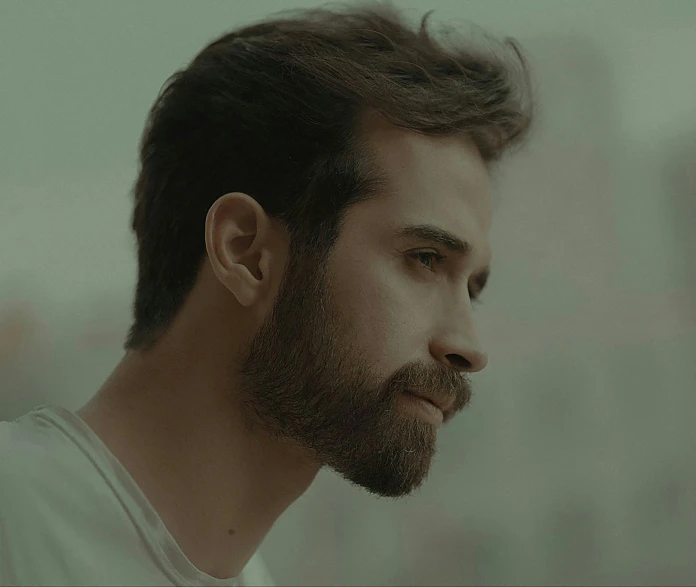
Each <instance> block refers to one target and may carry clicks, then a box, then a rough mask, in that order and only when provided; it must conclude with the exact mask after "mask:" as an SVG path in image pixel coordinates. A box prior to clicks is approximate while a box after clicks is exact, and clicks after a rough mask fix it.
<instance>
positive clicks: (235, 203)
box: [205, 192, 272, 306]
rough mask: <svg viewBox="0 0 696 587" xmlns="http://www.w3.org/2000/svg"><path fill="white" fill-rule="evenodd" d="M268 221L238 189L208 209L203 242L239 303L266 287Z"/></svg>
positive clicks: (244, 303)
mask: <svg viewBox="0 0 696 587" xmlns="http://www.w3.org/2000/svg"><path fill="white" fill-rule="evenodd" d="M270 229H271V226H270V221H269V218H268V216H267V214H266V212H265V211H264V209H263V208H262V207H261V205H259V203H258V202H257V201H256V200H254V198H252V197H251V196H248V195H247V194H243V193H240V192H233V193H229V194H225V195H224V196H221V197H220V198H218V199H217V200H216V201H215V203H214V204H213V205H212V206H211V207H210V209H209V210H208V214H207V216H206V219H205V246H206V249H207V251H208V259H209V261H210V265H211V267H212V269H213V272H214V273H215V276H216V277H217V278H218V280H219V281H220V283H222V284H223V285H224V286H225V287H226V288H227V289H228V290H229V291H230V292H232V294H233V295H234V296H235V297H236V298H237V300H238V301H239V303H240V304H241V305H242V306H250V305H252V304H253V303H254V302H256V301H258V300H259V299H260V298H262V297H263V295H264V293H266V290H268V289H269V287H270V264H271V256H272V251H271V249H270V245H271V239H270V234H269V233H270Z"/></svg>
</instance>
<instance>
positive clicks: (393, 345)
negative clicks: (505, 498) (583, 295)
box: [125, 6, 532, 496]
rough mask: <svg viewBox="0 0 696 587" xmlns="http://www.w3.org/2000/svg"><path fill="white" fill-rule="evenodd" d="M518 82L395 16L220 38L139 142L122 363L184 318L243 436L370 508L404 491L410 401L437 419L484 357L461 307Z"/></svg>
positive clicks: (321, 19)
mask: <svg viewBox="0 0 696 587" xmlns="http://www.w3.org/2000/svg"><path fill="white" fill-rule="evenodd" d="M512 46H513V48H515V49H516V47H515V45H514V43H512ZM517 55H518V56H519V52H517ZM521 63H522V64H523V65H524V61H523V60H522V61H521ZM523 70H524V68H523ZM524 72H525V73H526V70H524ZM525 80H526V77H525ZM519 89H520V88H519V87H518V86H516V85H514V83H513V82H512V75H511V69H510V68H508V67H507V66H505V65H504V63H503V61H502V60H501V59H498V58H495V57H494V56H492V55H488V54H485V53H484V52H481V51H476V50H474V49H468V50H465V49H462V48H459V49H456V48H452V49H449V50H448V49H445V48H443V47H442V46H440V45H439V44H438V43H437V42H436V41H435V40H434V39H432V38H431V37H430V35H429V34H428V32H427V30H426V27H425V19H424V20H423V23H422V26H421V28H420V30H417V31H412V30H410V29H409V27H408V26H407V25H406V24H404V23H403V22H402V21H401V19H400V17H399V15H398V14H397V13H396V12H395V11H394V10H393V9H391V8H389V7H380V6H377V7H370V8H362V9H353V10H349V11H346V12H329V11H325V10H321V11H311V12H305V13H302V14H301V15H299V16H297V17H296V18H292V19H290V18H288V19H284V20H275V21H268V22H266V23H263V24H259V25H255V26H252V27H248V28H246V29H242V30H241V31H237V32H234V33H230V34H228V35H225V36H223V37H222V38H220V39H218V40H217V41H215V42H213V43H212V44H211V45H209V46H208V47H206V48H205V49H204V50H203V51H202V52H201V53H200V54H199V55H198V56H197V57H196V58H195V59H194V60H193V62H192V63H191V64H190V65H189V67H188V68H186V69H185V70H183V71H181V72H178V73H177V74H175V76H173V80H171V83H170V84H169V85H168V87H167V88H166V89H165V91H164V92H163V93H162V95H161V96H160V97H159V98H158V100H157V101H156V103H155V105H154V106H153V109H152V111H151V114H150V118H149V120H148V124H147V127H146V130H145V133H144V136H143V140H142V143H141V172H140V175H139V177H138V181H137V183H136V186H135V198H136V207H135V212H134V216H133V228H134V230H135V232H136V235H137V237H138V245H139V249H138V258H139V275H138V285H137V291H136V299H135V308H134V309H135V323H134V325H133V326H132V328H131V330H130V332H129V335H128V340H127V341H126V345H125V346H126V349H127V350H131V351H136V352H137V351H140V352H143V353H146V352H147V351H148V350H149V349H151V348H153V347H155V346H157V344H158V343H159V342H160V341H162V340H164V339H166V337H167V335H168V332H169V331H170V330H171V328H172V325H173V323H174V322H176V321H177V320H181V319H182V316H186V321H187V322H188V323H190V324H191V323H192V324H194V326H193V327H192V329H191V332H195V333H197V334H196V335H197V336H200V337H204V338H206V342H207V343H208V344H210V343H211V341H214V344H215V345H216V347H217V349H218V350H219V352H221V353H223V354H226V353H229V378H230V389H233V390H234V393H233V394H232V395H233V397H232V398H231V401H232V403H234V404H235V405H236V406H237V407H238V408H239V411H240V412H241V414H242V415H243V417H244V420H245V423H246V424H247V425H248V426H249V427H251V428H255V429H262V430H264V431H266V432H268V433H269V434H271V435H272V436H274V437H277V438H279V439H284V440H288V441H290V442H291V443H293V444H295V445H298V446H300V447H303V448H304V449H306V450H308V451H309V452H310V453H311V454H312V455H313V456H314V457H315V458H316V459H317V460H318V461H319V462H320V463H321V464H325V465H328V466H330V467H332V468H333V469H334V470H336V471H337V472H339V473H340V474H342V475H343V476H344V477H346V478H347V479H348V480H350V481H352V482H353V483H356V484H358V485H360V486H362V487H365V488H366V489H368V490H369V491H372V492H374V493H376V494H378V495H384V496H401V495H406V494H408V493H410V492H411V491H413V489H415V488H416V487H418V486H419V485H420V484H421V483H422V481H423V480H424V479H425V477H426V476H427V472H428V469H429V466H430V461H431V459H432V456H433V454H434V451H435V427H434V426H433V424H432V423H431V422H429V421H428V419H427V418H426V417H423V415H422V412H421V407H422V406H421V407H419V404H418V402H416V401H414V400H413V399H412V396H409V395H407V394H406V391H407V390H409V389H410V390H413V391H414V392H416V393H420V394H425V395H429V396H430V397H431V398H432V399H433V400H435V401H437V402H443V403H444V404H445V407H444V419H445V421H447V420H449V419H451V417H452V415H453V414H455V413H456V412H457V411H459V410H461V409H462V408H463V407H464V405H465V404H466V403H467V401H468V400H469V397H470V393H471V391H470V388H469V383H468V380H467V379H465V377H464V375H466V373H469V372H475V371H479V370H481V369H482V368H483V367H484V366H485V364H486V356H485V353H484V352H483V350H482V349H481V348H480V345H479V341H478V340H477V337H476V333H475V329H474V324H473V319H472V315H471V307H470V304H471V299H472V297H475V296H477V295H478V293H479V292H480V290H481V288H482V287H483V285H484V284H485V279H486V276H487V270H488V265H489V263H490V257H491V252H490V245H489V242H488V235H489V230H490V225H491V201H490V199H491V194H490V186H489V183H488V173H489V171H490V168H491V166H492V164H494V163H495V162H497V161H498V160H499V159H500V157H501V156H502V154H503V153H504V152H505V151H506V150H509V149H510V148H511V147H512V146H513V145H516V144H519V143H521V141H522V138H523V137H524V136H525V134H526V132H527V130H528V128H529V125H530V122H531V118H532V117H531V113H529V112H524V111H523V110H522V108H521V106H520V103H519V100H518V98H517V97H516V95H517V94H518V90H519ZM522 89H527V90H528V89H529V88H528V87H526V88H524V87H523V88H522ZM433 229H434V230H433ZM428 231H430V234H428ZM438 231H443V232H438ZM448 235H449V236H448ZM433 236H434V237H435V238H434V239H433V238H429V237H433ZM448 238H449V240H448Z"/></svg>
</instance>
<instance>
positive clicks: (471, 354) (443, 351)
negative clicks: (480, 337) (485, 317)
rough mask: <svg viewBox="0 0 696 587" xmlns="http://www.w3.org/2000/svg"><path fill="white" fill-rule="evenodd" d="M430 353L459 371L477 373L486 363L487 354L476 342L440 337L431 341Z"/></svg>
mask: <svg viewBox="0 0 696 587" xmlns="http://www.w3.org/2000/svg"><path fill="white" fill-rule="evenodd" d="M430 352H431V354H432V355H433V356H434V357H435V358H436V359H437V360H438V361H440V362H441V363H443V364H444V365H447V367H449V368H451V369H454V370H455V371H459V372H460V373H477V372H479V371H483V369H485V368H486V365H487V364H488V354H487V353H485V352H484V351H483V350H482V349H481V348H480V345H479V344H478V343H476V342H467V341H465V340H462V339H461V338H460V339H459V340H455V339H453V338H450V339H447V338H442V339H438V340H434V341H432V342H431V350H430Z"/></svg>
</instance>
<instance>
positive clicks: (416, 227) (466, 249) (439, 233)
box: [395, 224, 491, 295]
mask: <svg viewBox="0 0 696 587" xmlns="http://www.w3.org/2000/svg"><path fill="white" fill-rule="evenodd" d="M395 234H396V237H397V238H399V239H415V240H421V241H427V242H429V243H432V244H437V245H440V246H441V247H444V248H445V249H447V250H448V251H449V252H450V253H453V254H455V255H459V256H461V257H466V256H467V255H469V254H470V253H471V249H472V247H471V244H469V242H468V241H466V240H463V239H461V238H459V237H458V236H455V235H454V234H452V233H451V232H448V231H446V230H445V229H443V228H440V227H439V226H434V225H432V224H407V225H406V226H403V227H401V228H399V229H398V230H397V231H396V233H395ZM490 274H491V269H490V267H486V268H485V269H484V270H483V271H481V272H479V273H478V274H476V276H475V277H474V283H476V285H477V286H478V292H476V293H477V295H479V294H480V293H481V290H483V288H484V287H486V283H487V282H488V278H489V277H490Z"/></svg>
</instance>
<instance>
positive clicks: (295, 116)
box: [124, 3, 534, 350]
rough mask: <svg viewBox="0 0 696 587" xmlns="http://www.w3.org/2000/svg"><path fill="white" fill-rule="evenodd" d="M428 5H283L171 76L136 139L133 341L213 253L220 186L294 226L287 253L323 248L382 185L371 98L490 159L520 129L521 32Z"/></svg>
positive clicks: (141, 340) (173, 309)
mask: <svg viewBox="0 0 696 587" xmlns="http://www.w3.org/2000/svg"><path fill="white" fill-rule="evenodd" d="M429 16H430V13H427V14H426V15H425V16H423V18H422V20H421V22H420V26H410V25H409V24H408V23H407V22H406V21H405V19H404V17H403V16H402V14H400V13H399V11H398V10H397V9H395V8H394V7H393V6H392V5H391V4H385V3H368V4H365V3H363V4H359V5H355V4H352V5H350V6H344V7H343V8H342V9H339V8H333V9H328V8H321V9H312V10H302V11H292V13H287V12H286V13H284V14H283V15H282V16H276V17H275V18H271V19H269V20H266V21H263V22H260V23H258V24H254V25H251V26H246V27H244V28H241V29H239V30H235V31H232V32H229V33H226V34H224V35H223V36H221V37H219V38H218V39H217V40H215V41H213V42H211V43H210V44H209V45H208V46H207V47H205V48H204V49H203V50H202V51H201V52H200V53H199V54H198V55H197V56H196V57H195V58H194V59H193V60H192V61H191V62H190V64H189V65H188V66H187V67H185V68H184V69H182V70H179V71H177V72H175V73H174V74H173V75H172V76H170V77H169V78H168V79H167V80H166V82H165V84H164V85H163V88H162V90H161V91H160V93H159V95H158V96H157V98H156V100H155V102H154V104H153V105H152V108H151V109H150V111H149V113H148V118H147V121H146V124H145V129H144V132H143V135H142V138H141V141H140V145H139V155H140V170H139V174H138V176H137V179H136V181H135V184H134V187H133V196H134V200H135V207H134V211H133V216H132V229H133V231H134V232H135V235H136V238H137V252H138V279H137V286H136V292H135V300H134V303H133V312H134V322H133V324H132V326H131V328H130V330H129V332H128V336H127V339H126V342H125V344H124V348H125V349H126V350H147V349H148V348H151V347H152V346H154V345H155V344H156V342H157V340H158V339H159V337H160V336H161V335H162V334H163V333H164V332H165V331H166V329H167V328H168V326H169V325H170V324H171V322H172V320H173V319H174V317H175V316H176V314H177V312H178V311H179V310H180V309H181V307H182V306H183V304H184V302H185V299H186V297H187V296H188V295H189V293H190V292H191V291H192V289H193V287H194V285H195V283H196V280H197V277H198V274H199V270H200V268H201V266H202V264H203V262H204V261H205V259H206V247H205V220H206V215H207V213H208V210H209V209H210V207H211V206H212V205H213V203H214V202H215V201H216V200H217V199H218V198H219V197H221V196H222V195H224V194H226V193H229V192H243V193H246V194H248V195H249V196H250V197H252V198H254V199H255V200H256V201H257V202H258V203H259V204H260V205H261V206H262V207H263V209H264V211H265V212H266V213H267V214H268V215H269V216H270V217H272V218H274V219H277V220H278V221H280V222H281V223H282V224H283V226H285V227H286V228H287V230H288V234H289V235H290V242H291V245H290V246H291V250H290V253H289V254H290V258H291V259H292V256H293V255H299V254H302V253H303V252H310V251H311V252H314V253H317V254H325V253H327V251H330V249H331V247H332V246H333V244H334V243H335V241H336V239H337V237H338V235H339V232H340V226H341V220H342V218H343V217H344V216H345V213H346V211H347V210H348V208H349V207H350V206H351V205H354V204H355V203H356V202H358V201H364V200H366V199H369V198H371V197H375V196H377V195H378V194H379V191H380V189H379V188H380V179H381V175H380V173H379V169H377V167H376V165H375V164H374V161H373V160H372V159H371V158H370V156H369V154H368V152H367V149H365V148H364V145H363V141H362V133H361V132H360V124H359V122H360V120H361V116H362V115H364V114H365V113H366V112H370V111H374V112H377V113H378V114H379V115H381V116H382V117H383V118H384V119H386V120H387V121H388V122H390V123H392V124H394V125H396V126H398V127H401V128H405V129H410V130H413V131H416V132H420V133H423V134H426V135H433V136H436V135H439V136H452V135H466V136H467V137H468V138H469V139H471V140H472V141H473V142H474V144H475V145H476V147H477V148H478V151H479V153H480V155H481V157H482V159H483V161H484V162H485V163H486V165H487V166H488V167H489V169H490V168H491V167H492V166H493V165H494V164H495V163H497V162H498V161H499V160H500V159H501V157H502V155H503V154H504V153H505V152H507V151H509V150H511V149H512V148H513V147H515V146H517V145H521V144H522V143H523V141H524V138H525V137H526V135H527V134H528V130H529V128H530V125H531V122H532V119H533V118H534V116H533V112H534V101H533V100H532V99H531V93H532V88H531V82H530V75H529V70H528V66H527V62H526V60H525V58H524V57H523V55H522V53H521V51H520V49H519V47H518V45H517V43H516V41H515V40H514V39H511V38H506V39H505V41H504V43H503V44H502V45H503V48H504V49H508V48H510V47H511V48H512V49H513V51H514V56H513V55H512V54H510V55H508V53H509V52H508V51H499V52H498V53H497V54H496V52H495V51H491V50H486V49H484V48H482V47H476V46H474V45H473V44H471V43H466V42H464V41H460V42H459V43H458V44H456V45H446V44H445V43H444V42H441V41H439V40H437V39H436V38H435V36H434V35H433V34H432V33H431V32H430V31H429V29H428V22H427V21H428V18H429ZM441 32H443V33H445V34H444V36H448V33H451V32H454V31H453V30H448V29H442V31H441ZM508 56H512V57H513V59H512V60H510V59H506V57H508ZM525 103H526V104H527V107H525Z"/></svg>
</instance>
